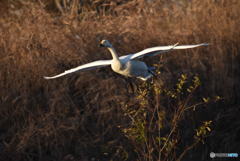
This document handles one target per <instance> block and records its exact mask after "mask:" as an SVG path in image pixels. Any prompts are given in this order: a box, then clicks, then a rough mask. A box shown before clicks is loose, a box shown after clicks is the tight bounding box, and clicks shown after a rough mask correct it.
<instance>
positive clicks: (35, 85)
mask: <svg viewBox="0 0 240 161" xmlns="http://www.w3.org/2000/svg"><path fill="white" fill-rule="evenodd" d="M42 2H44V1H42ZM108 2H110V1H107V3H108ZM0 4H1V5H0V8H1V9H2V8H3V9H5V10H4V14H3V16H2V17H1V18H0V56H1V59H0V69H1V70H0V79H1V81H0V89H1V91H0V107H1V108H0V117H1V121H0V127H1V128H0V129H1V135H0V136H1V137H0V149H1V152H0V153H1V159H4V160H91V159H96V160H99V159H100V160H111V159H112V160H123V159H127V160H138V158H137V154H136V151H135V149H134V147H135V144H134V143H133V140H131V139H129V138H127V137H126V136H125V135H124V134H123V132H122V131H121V130H122V129H121V128H120V127H119V126H123V127H125V126H129V123H130V121H129V119H128V117H126V113H125V112H126V111H125V110H124V105H126V104H128V105H129V107H128V108H138V107H139V102H138V100H137V99H136V98H137V96H136V94H133V93H129V91H128V89H127V88H128V86H127V85H126V82H125V80H124V79H123V78H122V77H121V76H119V75H117V74H115V73H113V72H112V71H111V70H110V69H109V68H103V69H97V70H95V71H91V72H82V73H75V74H72V75H69V76H66V77H62V78H59V79H56V80H49V81H47V80H44V79H43V76H44V75H54V74H57V73H60V72H63V71H64V70H66V69H69V68H72V67H75V66H77V65H80V64H84V63H87V62H90V61H93V60H98V59H111V57H110V55H109V53H108V52H107V51H106V50H105V49H100V48H99V47H98V43H99V41H100V40H101V39H109V40H110V41H111V42H112V43H113V45H114V46H115V47H116V49H117V51H118V52H119V54H120V55H123V54H124V53H134V52H137V51H140V50H142V49H144V48H147V47H152V46H157V45H169V44H174V43H176V42H179V43H180V44H195V43H201V42H208V43H210V46H209V47H205V48H197V49H190V50H184V51H173V52H171V53H168V54H164V55H161V56H159V57H155V59H154V60H153V59H151V58H149V59H146V61H147V63H149V64H157V65H158V67H159V68H160V70H161V74H160V77H161V79H162V81H163V82H164V86H165V87H168V88H173V87H174V85H175V84H176V81H177V79H176V78H177V77H179V76H180V75H181V74H182V73H186V74H187V75H189V76H190V77H192V76H194V75H195V74H198V75H199V77H200V79H201V80H202V81H201V82H202V85H201V86H200V87H199V89H198V90H197V91H196V93H195V95H194V97H193V98H192V101H193V102H196V100H199V99H201V97H203V96H209V97H212V96H216V95H220V96H221V97H222V98H223V100H224V103H220V104H217V105H216V104H210V105H209V106H208V108H206V109H201V110H198V111H197V112H196V113H194V112H193V113H194V114H193V113H189V114H187V116H189V118H190V120H191V121H192V122H190V121H189V120H188V119H182V122H181V123H182V124H185V125H186V126H183V125H182V126H180V127H181V128H182V129H180V131H185V132H186V134H185V133H184V134H185V135H182V136H181V137H182V138H184V139H183V140H182V141H181V142H180V143H179V144H178V145H176V146H177V147H179V149H180V148H182V149H180V150H179V151H178V150H176V153H179V154H180V152H182V151H183V149H184V148H185V147H186V145H188V144H189V141H188V139H187V137H188V136H189V137H192V134H193V133H192V130H193V129H194V128H196V127H197V125H199V124H200V122H201V121H202V120H213V121H215V122H214V123H215V129H214V131H213V133H212V136H210V137H209V139H208V140H207V142H206V144H207V145H208V149H207V150H205V149H206V147H204V146H201V145H199V146H197V147H196V148H195V149H193V150H192V153H193V154H192V155H188V154H189V153H186V154H185V156H186V158H187V159H194V158H195V159H196V158H199V157H202V160H206V159H207V158H208V156H209V154H208V153H209V152H210V151H214V150H219V151H221V152H227V151H229V152H231V151H233V150H235V151H236V150H237V148H239V144H238V143H237V142H236V140H237V138H238V135H239V128H238V129H236V128H235V127H238V125H239V122H238V121H236V122H235V123H234V124H231V121H229V122H225V121H224V120H234V119H236V118H237V117H238V113H239V111H238V110H237V108H238V106H239V101H238V100H239V92H238V91H239V85H238V82H239V54H238V52H239V37H240V34H239V33H240V32H239V31H238V27H239V25H240V21H238V16H239V14H240V13H239V7H238V6H240V2H239V1H238V0H235V1H234V0H228V1H227V0H220V1H209V0H203V1H197V0H193V1H191V2H187V1H184V0H182V1H177V2H176V1H170V2H169V1H163V0H161V1H155V2H152V3H145V2H144V1H126V3H123V4H118V5H117V6H116V7H115V8H109V9H110V11H111V12H109V13H108V14H104V15H103V13H102V12H97V11H96V12H94V14H92V10H94V11H95V8H94V7H93V6H92V4H86V5H90V7H93V8H92V9H91V12H88V11H85V12H81V13H80V14H75V15H73V16H72V15H71V16H69V15H68V12H66V13H65V15H62V16H59V15H55V14H54V13H52V12H50V13H49V12H48V8H46V6H45V5H44V3H43V4H42V5H39V2H31V1H26V2H25V3H20V2H17V1H16V2H12V3H10V2H8V3H7V4H6V3H5V2H0ZM133 4H134V5H136V4H138V8H137V9H136V8H135V6H134V5H133ZM3 6H6V7H5V8H4V7H3ZM1 12H3V10H1ZM134 82H135V83H136V84H137V85H139V84H141V83H140V82H138V81H136V80H134ZM148 99H150V101H153V102H156V101H157V100H155V98H151V97H150V98H148ZM151 99H153V100H151ZM166 102H167V100H166V101H164V103H166ZM156 103H157V102H156ZM160 103H161V102H160ZM164 103H162V104H161V105H162V106H164ZM167 105H168V104H167ZM169 106H170V105H169ZM160 107H161V106H160ZM171 107H172V109H170V110H169V111H168V110H167V111H166V113H167V114H166V115H167V116H166V117H167V118H168V119H167V120H166V122H165V126H166V128H168V127H169V126H170V125H169V124H168V123H167V122H168V120H169V119H170V118H171V117H174V116H172V115H171V114H170V112H172V111H174V110H175V109H174V108H177V107H179V106H178V105H177V104H173V105H172V106H171ZM149 110H150V111H151V109H149ZM150 111H148V112H150ZM225 111H227V112H225ZM206 113H207V114H206ZM192 115H193V116H192ZM190 116H191V117H190ZM163 126H164V125H163ZM188 127H191V128H190V129H189V128H188ZM222 127H228V128H226V129H229V131H227V130H226V129H225V128H222ZM235 132H236V133H235ZM179 135H180V134H179ZM229 138H231V139H229ZM220 143H222V144H220ZM234 148H235V149H234ZM186 158H185V159H186ZM170 159H172V158H171V156H169V158H165V160H170Z"/></svg>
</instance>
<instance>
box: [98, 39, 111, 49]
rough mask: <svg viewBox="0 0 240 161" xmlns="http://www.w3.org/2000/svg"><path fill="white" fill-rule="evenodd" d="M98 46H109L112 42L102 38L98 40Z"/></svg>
mask: <svg viewBox="0 0 240 161" xmlns="http://www.w3.org/2000/svg"><path fill="white" fill-rule="evenodd" d="M100 46H101V47H107V48H110V47H112V44H111V43H110V42H109V41H108V40H102V41H101V42H100Z"/></svg>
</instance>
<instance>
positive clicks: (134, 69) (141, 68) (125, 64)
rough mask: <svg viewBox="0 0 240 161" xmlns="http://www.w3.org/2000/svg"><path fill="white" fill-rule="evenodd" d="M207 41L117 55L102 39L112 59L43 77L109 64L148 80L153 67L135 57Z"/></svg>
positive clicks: (193, 46)
mask: <svg viewBox="0 0 240 161" xmlns="http://www.w3.org/2000/svg"><path fill="white" fill-rule="evenodd" d="M207 45H208V44H207V43H202V44H197V45H180V46H178V43H177V44H175V45H170V46H158V47H152V48H147V49H144V50H142V51H140V52H138V53H135V54H128V55H124V56H120V57H119V56H118V55H117V52H116V50H115V49H114V47H113V46H112V44H111V43H110V42H109V41H108V40H102V41H101V43H100V46H101V47H105V48H107V49H108V50H109V51H110V53H111V55H112V60H98V61H94V62H91V63H87V64H84V65H81V66H78V67H76V68H72V69H70V70H66V71H65V72H63V73H60V74H58V75H55V76H52V77H46V76H44V78H45V79H55V78H58V77H61V76H64V75H67V74H69V73H73V72H76V71H85V70H90V69H95V68H99V67H105V66H109V65H111V68H112V70H113V71H114V72H116V73H118V74H121V75H124V76H126V77H136V78H139V79H141V80H143V81H146V80H148V79H149V78H151V77H152V76H153V75H154V73H153V68H152V67H148V66H147V65H146V63H145V62H143V61H138V60H135V59H139V58H142V57H146V56H155V55H158V54H160V53H165V52H168V51H171V50H173V49H189V48H195V47H199V46H207Z"/></svg>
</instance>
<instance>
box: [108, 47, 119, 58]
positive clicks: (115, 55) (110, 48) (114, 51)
mask: <svg viewBox="0 0 240 161" xmlns="http://www.w3.org/2000/svg"><path fill="white" fill-rule="evenodd" d="M108 50H109V51H110V53H111V54H112V58H113V60H118V61H119V58H118V55H117V52H116V50H115V49H114V48H113V47H108Z"/></svg>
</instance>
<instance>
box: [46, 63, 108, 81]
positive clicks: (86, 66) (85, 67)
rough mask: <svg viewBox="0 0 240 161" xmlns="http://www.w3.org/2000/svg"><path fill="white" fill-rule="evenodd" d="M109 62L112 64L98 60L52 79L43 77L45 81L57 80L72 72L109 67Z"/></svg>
mask: <svg viewBox="0 0 240 161" xmlns="http://www.w3.org/2000/svg"><path fill="white" fill-rule="evenodd" d="M111 62H112V60H98V61H94V62H91V63H87V64H84V65H81V66H78V67H76V68H72V69H69V70H66V71H65V72H63V73H60V74H58V75H55V76H52V77H44V78H45V79H55V78H58V77H61V76H64V75H67V74H70V73H73V72H76V71H85V70H91V69H96V68H100V67H104V66H107V65H110V64H111Z"/></svg>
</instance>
